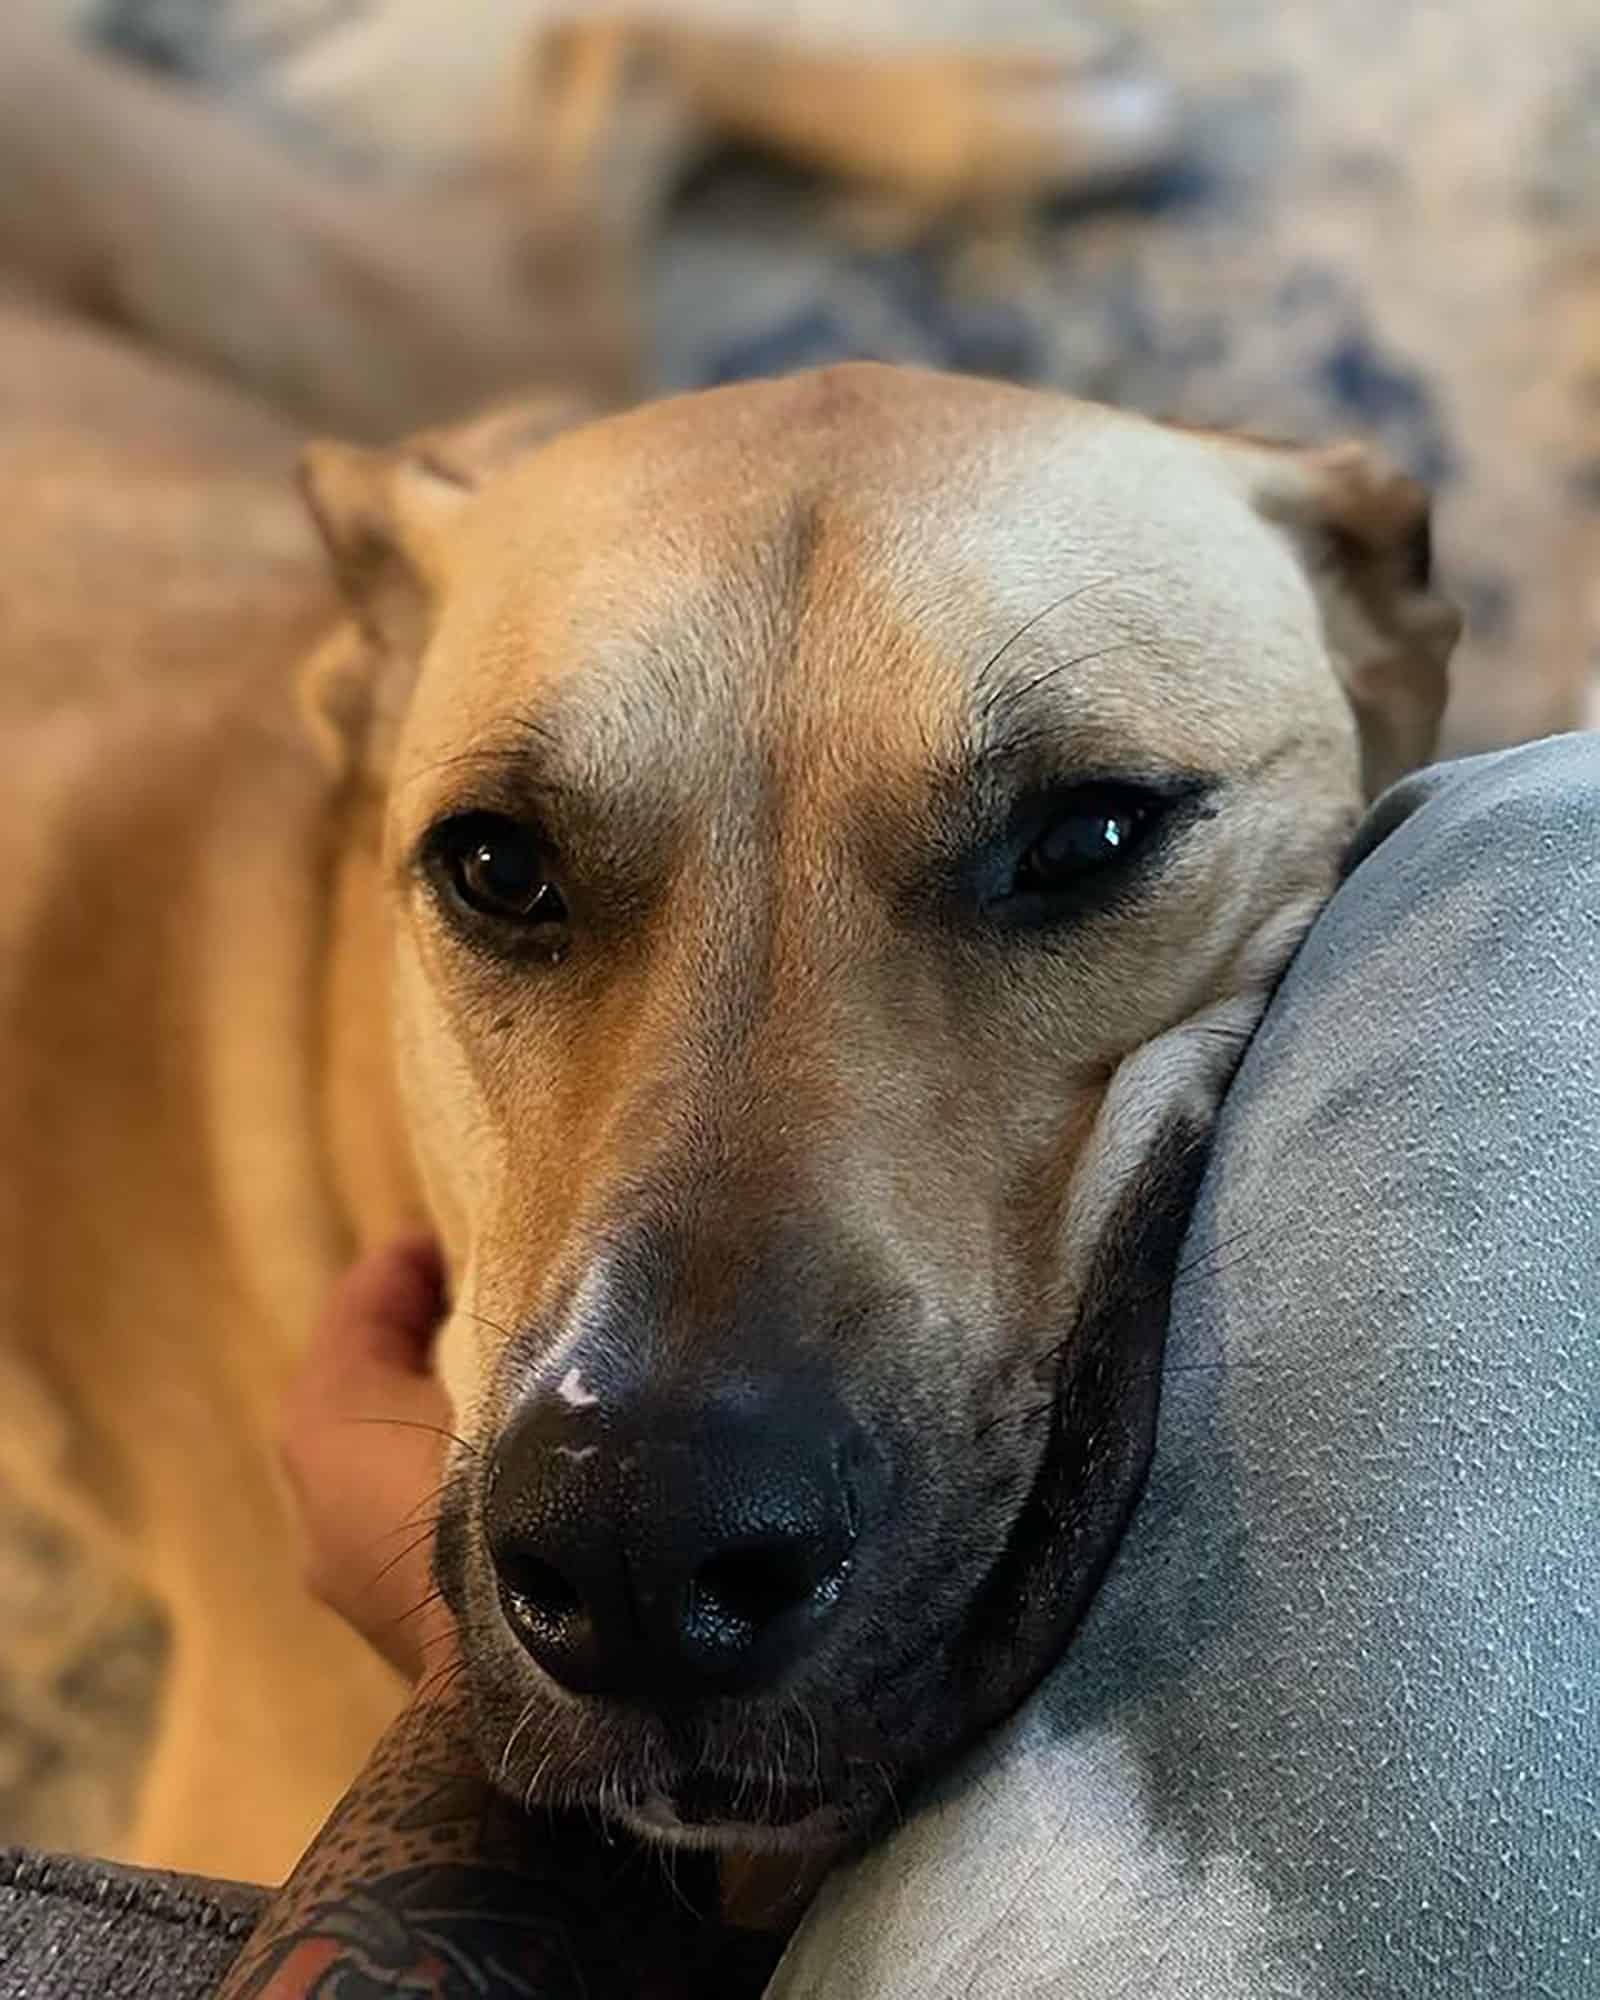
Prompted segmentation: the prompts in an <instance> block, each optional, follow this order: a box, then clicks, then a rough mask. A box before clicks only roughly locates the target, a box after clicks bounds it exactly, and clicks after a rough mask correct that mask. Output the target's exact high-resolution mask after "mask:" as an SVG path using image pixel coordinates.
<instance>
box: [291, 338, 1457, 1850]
mask: <svg viewBox="0 0 1600 2000" xmlns="http://www.w3.org/2000/svg"><path fill="white" fill-rule="evenodd" d="M550 428H553V426H552V425H551V424H550V423H549V422H547V421H546V420H545V419H543V418H541V417H540V416H539V415H538V413H535V414H534V415H533V416H532V417H531V418H526V419H524V418H517V417H511V418H507V419H501V420H498V421H496V422H493V423H491V424H489V425H487V426H486V427H484V428H483V429H482V430H480V431H479V432H476V433H470V432H469V433H466V434H463V435H462V436H459V437H457V438H456V439H454V440H451V441H446V442H445V443H444V444H443V445H440V444H438V443H437V442H435V443H433V444H430V445H425V446H423V447H419V448H416V449H414V450H412V451H408V452H401V453H399V454H397V455H394V456H390V457H381V458H380V457H373V456H366V455H355V454H352V453H349V452H346V451H342V450H339V449H329V450H327V451H324V452H322V453H321V454H319V455H317V456H316V457H315V458H314V460H313V465H312V472H311V484H312V489H313V494H314V499H315V504H316V506H317V509H318V511H319V514H320V515H321V517H322V519H323V522H324V524H325V527H326V530H327V532H328V535H329V539H330V542H331V544H332V547H333V549H334V551H335V554H336V557H337V558H338V560H339V563H340V566H341V568H342V570H343V571H344V573H345V575H346V577H347V578H348V580H349V583H350V587H351V589H352V591H353V593H354V596H355V598H356V602H357V605H358V607H359V611H360V616H361V621H362V628H363V633H364V638H363V641H362V643H361V644H360V645H359V646H358V647H356V648H354V649H350V648H346V649H345V650H343V651H342V652H337V653H335V654H330V655H329V656H328V657H327V659H325V660H324V662H323V663H322V664H321V666H320V667H319V669H318V670H317V671H316V673H315V674H314V675H313V677H312V682H311V686H310V689H309V693H310V697H311V700H312V703H313V706H314V708H315V709H316V711H317V713H318V715H319V717H320V719H321V722H320V726H321V727H322V728H323V730H324V732H325V735H326V736H327V739H328V741H329V742H330V744H331V745H333V746H334V747H335V749H336V750H337V753H338V754H340V755H341V756H343V757H345V758H346V759H347V760H348V762H349V765H350V768H351V769H352V771H353V772H354V773H355V774H356V778H357V782H358V783H359V784H361V785H362V786H364V787H365V788H367V790H368V791H369V792H370V793H372V794H373V795H374V796H381V798H382V800H383V801H384V807H383V812H382V821H383V829H384V831H383V853H384V879H385V881H386V883H387V891H386V893H387V897H388V902H389V909H390V913H391V919H392V932H393V966H394V973H393V1011H394V1017H395V1021H396V1026H397V1032H398V1048H399V1065H400V1070H401V1075H402V1078H403V1085H404V1090H405V1094H406V1097H407V1100H408V1104H409V1109H410V1115H411V1120H412V1126H413V1131H414V1135H415V1141H416V1146H417V1149H418V1152H419V1156H420V1159H421V1163H422V1168H423V1172H424V1177H425V1180H426V1182H427V1185H428V1189H429V1195H430V1198H431V1200H432V1202H433V1204H434V1207H435V1211H436V1214H437V1218H438V1222H439V1226H440V1228H441V1230H442V1232H443V1234H444V1236H445V1239H446V1242H447V1245H448V1249H449V1254H450V1260H451V1264H452V1267H453V1271H454V1274H455V1282H456V1288H457V1289H456V1300H457V1303H456V1309H455V1314H454V1318H453V1320H452V1322H451V1324H450V1326H449V1328H448V1330H447V1332H446V1335H445V1342H444V1354H445V1367H446V1372H447V1377H448V1380H449V1382H450V1386H451V1388H452V1392H453V1394H454V1396H455V1399H456V1403H457V1407H458V1411H459V1413H460V1414H459V1422H460V1424H461V1426H462V1429H463V1432H464V1434H465V1437H466V1440H467V1443H468V1446H469V1449H466V1450H464V1451H462V1452H461V1454H460V1455H459V1458H458V1462H457V1465H456V1468H455V1476H454V1481H453V1487H452V1498H451V1501H450V1505H449V1507H448V1509H447V1513H446V1518H445V1522H444V1527H443V1530H442V1536H441V1550H440V1567H441V1573H442V1576H443V1580H444V1583H445V1586H446V1588H447V1591H448V1593H449V1595H450V1598H451V1601H452V1603H453V1604H454V1606H455V1608H456V1609H457V1612H458V1614H459V1617H460V1621H461V1625H462V1629H463V1633H464V1635H465V1644H466V1650H467V1654H468V1658H469V1665H470V1674H471V1679H472V1683H473V1687H474V1693H475V1698H476V1703H477V1709H478V1713H479V1717H480V1721H481V1727H482V1731H483V1743H484V1749H485V1752H486V1755H487V1757H488V1759H489V1761H490V1764H491V1767H492V1768H494V1769H496V1770H497V1771H498V1772H499V1773H500V1775H501V1777H502V1779H503V1780H504V1782H505V1783H506V1784H507V1785H508V1786H509V1787H511V1788H514V1789H520V1790H522V1791H523V1792H525V1793H527V1794H528V1795H529V1796H532V1797H541V1796H543V1797H548V1798H563V1799H567V1800H572V1801H580V1800H581V1801H587V1802H588V1803H590V1804H598V1805H600V1806H601V1807H603V1808H604V1809H605V1810H607V1811H610V1812H613V1813H615V1814H617V1815H620V1816H621V1817H623V1818H625V1819H626V1820H628V1821H630V1822H631V1823H632V1824H634V1825H636V1826H639V1827H644V1828H647V1829H650V1830H653V1831H655V1832H658V1833H666V1834H673V1835H676V1836H678V1837H688V1838H695V1839H699V1840H703V1841H718V1840H721V1841H736V1842H742V1843H746V1844H759V1843H761V1842H762V1841H766V1842H767V1843H768V1844H771V1843H774V1842H780V1843H781V1842H789V1843H791V1844H803V1843H805V1842H808V1841H812V1840H823V1839H830V1838H833V1837H836V1836H837V1835H838V1834H839V1833H840V1832H841V1831H844V1830H848V1829H851V1828H859V1827H862V1826H864V1825H866V1824H868V1823H870V1822H871V1821H872V1819H873V1818H874V1817H875V1816H876V1815H877V1814H879V1813H880V1812H881V1811H883V1809H884V1808H885V1807H886V1806H888V1805H891V1804H892V1802H893V1801H894V1799H895V1798H896V1797H897V1796H898V1795H900V1794H902V1793H903V1789H904V1785H905V1783H906V1781H907V1780H910V1779H914V1778H915V1777H916V1776H917V1775H918V1774H919V1773H921V1772H923V1771H925V1770H926V1769H928V1768H929V1767H930V1766H931V1765H933V1764H935V1763H937V1762H938V1761H940V1760H941V1759H943V1758H944V1757H946V1756H948V1755H949V1754H950V1753H951V1752H952V1751H953V1750H954V1749H955V1748H956V1747H957V1746H958V1745H959V1744H961V1743H962V1742H963V1741H965V1740H967V1739H968V1738H969V1737H970V1736H971V1735H972V1734H973V1733H974V1732H975V1731H977V1730H979V1729H981V1728H982V1727H984V1726H986V1725H987V1724H989V1723H991V1722H992V1721H994V1720H995V1719H997V1718H998V1717H999V1716H1000V1715H1002V1714H1003V1713H1004V1712H1005V1711H1007V1710H1008V1709H1009V1708H1010V1707H1011V1706H1012V1705H1014V1704H1015V1702H1016V1701H1017V1700H1018V1699H1019V1698H1020V1697H1021V1695H1022V1694H1023V1693H1024V1692H1025V1691H1026V1690H1027V1689H1028V1688H1029V1687H1030V1686H1031V1685H1032V1684H1033V1682H1034V1681H1035V1680H1036V1679H1037V1677H1038V1676H1039V1674H1040V1673H1041V1672H1042V1671H1043V1670H1044V1668H1045V1666H1046V1665H1047V1664H1048V1663H1049V1661H1050V1659H1051V1658H1052V1657H1053V1655H1054V1653H1055V1652H1056V1651H1058V1650H1059V1647H1060V1645H1061V1642H1062V1640H1063V1638H1064V1637H1065V1635H1066V1633H1067V1632H1068V1631H1069V1630H1070V1628H1071V1626H1072V1624H1073V1623H1074V1621H1075V1620H1076V1618H1077V1617H1078V1616H1079V1614H1080V1613H1081V1611H1082V1609H1083V1607H1084V1604H1085V1603H1086V1601H1087V1598H1088V1596H1089V1594H1090V1592H1091V1591H1092V1589H1093V1587H1094V1585H1095V1582H1096V1581H1097V1579H1098V1576H1099V1574H1100V1571H1101V1569H1102V1567H1103V1565H1104V1563H1105V1561H1106V1559H1107V1556H1108V1554H1109V1553H1110V1550H1111V1549H1112V1547H1113V1546H1114V1544H1115V1541H1116V1539H1117V1536H1118V1534H1119V1532H1120V1529H1121V1526H1122V1524H1123V1522H1124V1520H1125V1518H1126V1515H1127V1511H1128V1509H1129V1507H1130V1506H1131V1504H1132V1502H1133V1499H1134V1496H1135V1494H1136V1492H1137V1488H1138V1484H1139V1481H1140V1479H1141V1477H1142V1475H1143V1472H1144V1469H1145V1465H1146V1462H1147V1458H1148V1454H1149V1449H1150V1441H1151V1436H1152V1426H1153V1419H1154V1410H1155V1403H1156V1396H1157V1378H1158V1371H1159V1361H1160V1350H1161V1333H1162V1326H1163V1324H1164V1317H1165V1306H1166V1286H1167V1282H1168V1280H1169V1279H1170V1276H1171V1271H1172V1264H1173V1258H1174V1253H1175V1248H1176V1243H1177V1240H1178V1234H1179V1231H1180V1230H1181V1226H1182V1223H1183V1220H1184V1215H1185V1211H1186V1208H1187V1204H1188V1198H1189V1195H1190V1193H1191V1192H1192V1187H1193V1181H1194V1176H1195V1170H1196V1166H1197V1162H1198V1159H1199V1156H1200V1150H1201V1147H1202V1144H1203V1141H1204V1137H1205V1134H1206V1132H1207V1129H1208V1127H1209V1124H1210V1121H1211V1118H1212V1115H1213V1112H1214V1109H1215V1106H1216V1103H1217V1101H1218V1098H1219V1095H1220V1093H1221V1091H1222V1089H1223V1087H1224V1085H1225V1083H1226V1081H1227V1079H1228V1077H1229V1075H1230V1073H1231V1071H1232V1068H1233V1066H1234V1064H1235V1062H1236V1060H1237V1058H1238V1056H1239V1054H1240V1051H1241V1048H1242V1045H1243V1043H1244V1040H1245V1038H1246V1037H1247V1035H1248V1034H1249V1032H1250V1030H1251V1028H1252V1026H1253V1025H1254V1023H1255V1020H1256V1018H1257V1016H1258V1014H1259V1012H1260V1010H1261V1008H1262V1006H1263V1004H1264V1001H1265V998H1266V996H1267V994H1268V992H1269V990H1270V988H1271V986H1272V984H1273V982H1274V980H1275V979H1276V977H1277V975H1278V974H1279V972H1280V971H1281V969H1282V967H1283V966H1284V964H1285V962H1286V960H1287V958H1288V956H1289V954H1290V953H1291V951H1292V949H1293V947H1294V945H1295V943H1296V941H1297V940H1298V939H1299V937H1300V935H1301V934H1302V932H1303V931H1304V929H1305V927H1306V925H1307V923H1308V922H1309V920H1310V919H1311V917H1312V915H1313V914H1314V912H1315V911H1316V909H1317V907H1318V905H1319V904H1320V903H1321V902H1322V901H1323V899H1324V898H1325V897H1326V896H1327V895H1328V893H1329V891H1330V889H1331V887H1332V885H1333V882H1334V880H1335V876H1336V872H1337V867H1338V863H1339V859H1340V855H1341V851H1342V849H1343V847H1344V844H1345V842H1346V839H1347V836H1348V835H1349V834H1350V832H1351V830H1352V828H1353V826H1354V825H1355V822H1356V819H1357V817H1358V815H1359V813H1360V810H1361V807H1362V804H1363V801H1364V799H1365V798H1366V797H1367V796H1369V795H1370V793H1371V792H1372V791H1373V790H1374V789H1375V788H1376V787H1377V786H1378V785H1380V784H1381V783H1383V782H1385V781H1386V780H1387V779H1388V778H1390V777H1391V776H1393V775H1396V774H1397V773H1398V772H1400V771H1401V770H1402V769H1404V768H1405V767H1406V766H1407V765H1409V764H1411V763H1413V762H1415V761H1417V760H1419V759H1421V758H1422V757H1424V756H1425V755H1426V754H1427V752H1428V750H1429V748H1430V745H1431V741H1432V735H1433V730H1434V726H1435V724H1436V721H1437V718H1438V714H1439V710H1440V706H1441V703H1442V698H1443V692H1444V663H1445V659H1446V656H1447V654H1448V652H1449V649H1450V645H1451V643H1452V641H1453V638H1454V636H1455V619H1454V617H1453V615H1452V614H1451V613H1450V612H1449V611H1448V610H1447V609H1446V608H1445V607H1443V606H1442V605H1441V604H1440V603H1439V602H1438V600H1437V599H1436V598H1434V597H1433V596H1432V595H1431V594H1430V591H1429V588H1428V553H1427V532H1426V509H1425V506H1424V503H1423V501H1422V498H1421V496H1420V495H1419V494H1418V492H1417V490H1416V489H1415V488H1414V487H1412V486H1411V485H1410V484H1409V483H1408V482H1406V481H1404V480H1401V479H1399V478H1398V477H1396V476H1395V475H1393V474H1391V473H1389V472H1387V471H1386V470H1384V469H1383V468H1382V467H1380V466H1377V465H1375V464H1374V463H1373V462H1372V460H1371V459H1370V458H1369V457H1368V456H1367V455H1366V454H1364V453H1363V452H1360V451H1358V450H1354V449H1342V450H1335V451H1330V452H1323V453H1316V452H1300V451H1295V450H1290V449H1286V448H1283V447H1277V446H1269V445H1257V444H1251V443H1247V442H1238V441H1230V440H1225V439H1220V438H1216V437H1212V436H1207V435H1201V434H1191V433H1185V432H1180V431H1175V430H1171V429H1167V428H1164V427H1161V426H1158V425H1155V424H1151V423H1147V422H1144V421H1142V420H1140V419H1137V418H1135V417H1132V416H1127V415H1118V414H1113V413H1111V412H1109V411H1106V410H1101V409H1095V408H1090V407H1085V406H1083V405H1081V404H1077V403H1074V402H1071V401H1067V400H1065V399H1061V398H1057V397H1054V396H1050V395H1045V394H1039V393H1033V392H1028V391H1023V390H1017V389H1011V388H1005V387H1000V386H996V385H991V384H984V383H978V382H974V381H968V380H957V379H947V378H941V377H937V376H932V375H924V374H920V373H913V372H902V371H896V370H891V369H883V368H872V367H851V368H843V369H836V370H829V371H827V372H824V373H821V374H814V375H808V376H800V377H796V378H793V379H789V380H785V381H779V382H771V383H764V384H758V385H753V386H748V387H743V388H737V389H729V390H719V391H716V392H714V393H711V394H707V395H701V396H693V397H687V398H684V399H681V400H677V401H672V402H666V403H662V404H658V405H655V406H652V407H647V408H644V409H641V410H638V411H635V412H633V413H632V414H630V415H626V416H622V417H615V418H610V419H607V420H605V421H601V422H596V423H591V424H583V425H579V426H578V427H576V428H573V429H568V430H565V431H561V432H560V434H558V435H555V436H553V437H549V438H546V439H544V441H542V442H540V441H538V440H537V438H536V435H535V434H536V433H541V432H542V431H544V430H547V429H550Z"/></svg>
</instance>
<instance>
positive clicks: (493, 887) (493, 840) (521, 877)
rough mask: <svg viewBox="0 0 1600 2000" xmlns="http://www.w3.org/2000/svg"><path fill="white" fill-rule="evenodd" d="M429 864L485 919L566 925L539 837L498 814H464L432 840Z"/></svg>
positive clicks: (452, 891) (445, 823) (527, 924)
mask: <svg viewBox="0 0 1600 2000" xmlns="http://www.w3.org/2000/svg"><path fill="white" fill-rule="evenodd" d="M428 861H429V864H430V866H431V869H432V871H433V873H434V875H435V877H436V878H437V879H438V880H439V881H441V882H442V884H443V886H444V887H445V889H446V890H447V891H448V893H449V894H450V895H451V896H452V897H454V899H455V900H456V901H457V902H458V903H460V904H462V905H464V906H465V907H466V908H467V909H469V910H472V911H474V912H475V913H476V914H477V915H478V916H480V917H492V918H495V919H496V920H497V921H499V922H500V923H504V924H516V925H518V926H519V927H532V926H536V925H548V924H559V923H564V922H565V921H566V915H567V906H566V903H565V901H564V900H563V899H562V895H561V891H560V890H559V889H558V888H557V887H556V885H555V883H554V882H553V881H552V880H551V879H550V863H549V858H548V856H547V855H546V853H545V850H544V848H543V846H542V844H541V843H540V840H539V837H538V835H537V834H536V833H534V832H533V830H532V829H531V828H530V827H527V826H524V825H523V824H522V822H521V821H520V820H514V819H507V818H505V817H504V816H503V815H501V814H499V813H463V814H461V815H459V816H458V817H457V818H455V819H448V820H445V821H443V822H442V823H441V824H440V825H438V826H436V827H435V828H434V829H433V831H432V832H431V833H430V834H429V836H428Z"/></svg>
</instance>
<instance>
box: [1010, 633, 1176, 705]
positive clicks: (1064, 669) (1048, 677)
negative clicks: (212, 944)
mask: <svg viewBox="0 0 1600 2000" xmlns="http://www.w3.org/2000/svg"><path fill="white" fill-rule="evenodd" d="M1153 646H1154V641H1153V640H1150V639H1135V638H1133V637H1131V636H1130V637H1128V638H1123V639H1113V640H1112V641H1111V643H1110V644H1109V645H1107V646H1096V647H1093V648H1092V649H1091V650H1090V651H1089V652H1087V653H1074V654H1073V656H1072V658H1071V659H1070V660H1057V661H1055V662H1054V663H1053V664H1052V665H1051V666H1048V667H1046V668H1045V669H1044V671H1043V673H1039V674H1035V675H1034V677H1033V679H1032V680H1031V681H1024V682H1023V683H1022V685H1021V686H1020V687H1014V688H996V689H995V691H994V693H993V694H991V695H990V697H989V699H988V701H987V702H985V703H984V706H983V712H982V719H983V721H984V722H985V723H986V724H987V723H989V722H991V721H992V720H993V719H994V710H995V707H996V704H997V703H999V702H1000V701H1001V699H1002V697H1003V698H1004V701H1005V706H1004V707H1003V708H1001V710H1000V715H1001V716H1002V717H1004V716H1005V715H1006V714H1007V713H1008V712H1009V711H1010V710H1011V709H1013V708H1015V707H1016V705H1017V704H1018V702H1021V701H1026V700H1027V698H1028V696H1029V695H1030V694H1034V693H1036V692H1037V690H1038V689H1040V688H1042V687H1044V686H1045V685H1046V684H1047V683H1048V682H1050V681H1053V680H1054V679H1056V677H1057V676H1058V675H1059V674H1066V673H1070V672H1071V671H1072V669H1073V668H1074V667H1086V666H1088V665H1089V663H1090V662H1091V661H1092V660H1103V659H1105V658H1107V657H1108V655H1110V654H1112V653H1121V652H1125V651H1127V650H1128V649H1129V648H1130V647H1132V648H1133V649H1135V650H1136V651H1139V652H1148V651H1151V650H1152V649H1153Z"/></svg>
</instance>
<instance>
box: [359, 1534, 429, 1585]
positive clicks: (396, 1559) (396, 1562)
mask: <svg viewBox="0 0 1600 2000" xmlns="http://www.w3.org/2000/svg"><path fill="white" fill-rule="evenodd" d="M433 1533H434V1530H433V1528H432V1527H431V1526H430V1527H427V1528H424V1529H423V1530H422V1532H421V1534H419V1535H418V1536H417V1537H416V1539H415V1540H414V1541H410V1542H407V1544H406V1545H405V1547H404V1548H403V1549H401V1550H400V1551H399V1552H398V1554H396V1555H392V1556H390V1558H389V1559H388V1561H387V1562H386V1563H384V1565H383V1566H382V1568H381V1569H378V1570H375V1571H374V1572H373V1574H372V1576H371V1577H370V1578H369V1580H368V1581H367V1583H366V1584H365V1586H364V1588H365V1589H366V1590H367V1591H373V1590H376V1589H377V1587H378V1585H379V1584H380V1583H382V1581H383V1580H384V1578H385V1577H386V1576H387V1575H388V1574H389V1572H390V1571H391V1570H393V1569H398V1568H399V1566H400V1564H401V1563H403V1562H405V1561H406V1560H407V1558H408V1557H410V1556H414V1555H415V1554H416V1553H417V1551H418V1549H422V1548H426V1547H427V1545H428V1543H429V1542H430V1541H431V1540H432V1539H433Z"/></svg>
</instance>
